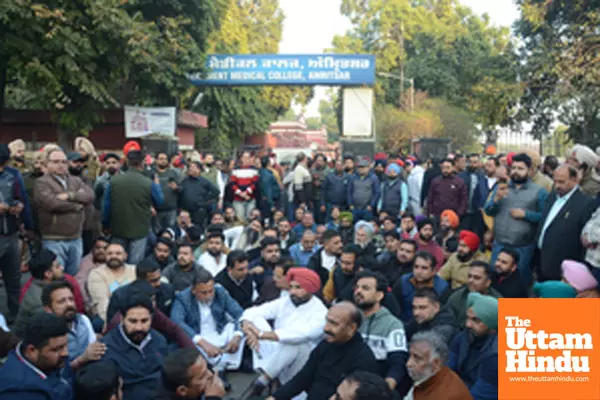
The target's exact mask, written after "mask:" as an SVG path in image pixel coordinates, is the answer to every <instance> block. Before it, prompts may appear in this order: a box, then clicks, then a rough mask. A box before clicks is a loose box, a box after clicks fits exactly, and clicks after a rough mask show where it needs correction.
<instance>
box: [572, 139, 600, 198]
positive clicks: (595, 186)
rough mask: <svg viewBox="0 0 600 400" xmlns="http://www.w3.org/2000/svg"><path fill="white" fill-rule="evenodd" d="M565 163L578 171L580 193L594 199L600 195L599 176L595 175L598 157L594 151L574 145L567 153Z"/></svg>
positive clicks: (580, 145)
mask: <svg viewBox="0 0 600 400" xmlns="http://www.w3.org/2000/svg"><path fill="white" fill-rule="evenodd" d="M567 163H568V164H571V165H572V166H574V167H575V168H577V169H578V170H579V171H580V173H581V182H580V183H579V186H580V188H581V191H582V192H583V193H585V194H587V195H588V196H592V197H596V196H597V195H598V193H600V176H598V174H597V173H596V166H597V165H598V156H597V155H596V153H594V150H592V149H590V148H589V147H587V146H584V145H582V144H576V145H575V146H573V148H572V149H571V150H570V151H569V152H568V153H567Z"/></svg>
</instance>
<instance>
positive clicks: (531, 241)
mask: <svg viewBox="0 0 600 400" xmlns="http://www.w3.org/2000/svg"><path fill="white" fill-rule="evenodd" d="M530 168H531V158H530V157H529V156H528V155H527V154H522V153H521V154H516V155H515V156H514V157H513V159H512V164H511V174H510V178H511V183H510V185H506V184H500V185H498V186H496V188H495V189H494V191H493V192H492V196H491V197H490V200H489V201H488V202H487V204H486V205H485V213H486V214H487V215H489V216H492V217H494V244H493V247H492V260H491V263H492V265H493V264H495V262H496V257H497V256H498V253H499V252H500V250H501V249H502V248H503V247H511V248H512V249H514V250H516V251H517V252H518V253H519V260H520V261H519V268H520V272H521V277H522V278H523V282H525V284H526V285H527V286H529V285H530V284H531V281H532V279H533V277H532V272H531V261H532V258H533V252H534V250H535V235H536V232H537V230H538V224H539V223H540V221H541V219H542V211H543V209H544V204H545V202H546V197H547V195H548V193H547V192H546V191H545V190H544V189H543V188H542V187H540V186H538V185H536V184H535V183H533V182H531V180H530V179H529V170H530Z"/></svg>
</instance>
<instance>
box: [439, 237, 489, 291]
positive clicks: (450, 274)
mask: <svg viewBox="0 0 600 400" xmlns="http://www.w3.org/2000/svg"><path fill="white" fill-rule="evenodd" d="M472 261H483V262H488V261H489V260H488V258H487V257H486V256H485V255H484V254H483V253H481V252H480V251H479V236H477V234H475V233H474V232H471V231H467V230H464V231H461V232H460V234H459V242H458V249H457V251H456V253H453V254H452V255H451V256H450V258H449V259H448V261H446V264H444V266H443V267H442V268H441V269H440V271H439V272H438V274H439V276H440V277H441V278H442V279H444V280H446V281H448V282H449V283H451V284H452V290H454V289H458V288H459V287H461V286H463V285H465V284H466V283H467V280H468V271H469V265H470V264H471V262H472Z"/></svg>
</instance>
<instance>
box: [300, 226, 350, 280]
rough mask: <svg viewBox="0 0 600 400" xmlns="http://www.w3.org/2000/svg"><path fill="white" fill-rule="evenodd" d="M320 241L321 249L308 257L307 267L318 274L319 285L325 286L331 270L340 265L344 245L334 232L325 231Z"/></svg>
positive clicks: (338, 235) (337, 233)
mask: <svg viewBox="0 0 600 400" xmlns="http://www.w3.org/2000/svg"><path fill="white" fill-rule="evenodd" d="M322 240H323V247H322V248H321V249H320V250H318V251H317V252H316V253H314V254H313V255H312V256H311V257H310V259H309V260H308V264H307V267H308V268H309V269H312V270H313V271H315V272H316V273H317V274H319V278H321V285H325V284H326V283H327V279H328V278H329V273H330V272H331V270H333V268H334V267H336V266H339V264H340V259H339V257H340V254H341V253H342V247H344V244H343V243H342V236H340V234H339V232H337V231H334V230H327V231H325V233H323V238H322Z"/></svg>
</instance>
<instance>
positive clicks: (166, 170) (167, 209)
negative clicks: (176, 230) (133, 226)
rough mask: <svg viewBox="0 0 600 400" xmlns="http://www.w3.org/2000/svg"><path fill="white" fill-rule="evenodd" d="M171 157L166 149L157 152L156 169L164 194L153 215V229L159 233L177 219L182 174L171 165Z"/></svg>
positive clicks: (173, 223)
mask: <svg viewBox="0 0 600 400" xmlns="http://www.w3.org/2000/svg"><path fill="white" fill-rule="evenodd" d="M170 161H171V158H170V157H169V154H167V152H165V151H159V152H157V153H156V157H155V159H154V171H153V173H154V174H155V176H156V177H158V181H159V182H160V188H161V189H162V193H163V196H164V201H163V203H162V204H160V205H157V206H156V207H155V211H156V215H155V216H154V217H153V221H152V222H153V224H152V225H153V231H154V233H158V232H160V231H161V230H163V229H166V228H170V227H172V226H173V225H175V221H176V219H177V197H178V188H179V186H178V185H179V182H180V175H179V172H177V171H176V170H175V169H173V168H171V167H170Z"/></svg>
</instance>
